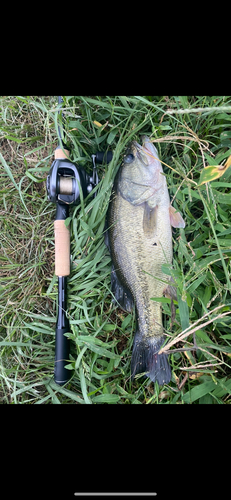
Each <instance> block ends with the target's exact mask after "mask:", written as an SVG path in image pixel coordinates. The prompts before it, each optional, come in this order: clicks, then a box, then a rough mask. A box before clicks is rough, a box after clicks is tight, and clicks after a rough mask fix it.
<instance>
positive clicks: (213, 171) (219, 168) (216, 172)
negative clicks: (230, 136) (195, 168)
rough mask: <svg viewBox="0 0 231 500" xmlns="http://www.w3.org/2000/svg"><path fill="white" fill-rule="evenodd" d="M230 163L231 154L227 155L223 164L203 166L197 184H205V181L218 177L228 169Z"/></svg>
mask: <svg viewBox="0 0 231 500" xmlns="http://www.w3.org/2000/svg"><path fill="white" fill-rule="evenodd" d="M230 165H231V156H229V158H228V160H227V162H226V163H225V164H224V165H209V166H208V167H205V168H204V169H203V170H202V172H201V175H200V180H199V186H201V185H202V184H205V183H206V182H211V181H214V180H215V179H219V177H222V175H223V174H224V173H225V172H226V170H228V168H229V167H230Z"/></svg>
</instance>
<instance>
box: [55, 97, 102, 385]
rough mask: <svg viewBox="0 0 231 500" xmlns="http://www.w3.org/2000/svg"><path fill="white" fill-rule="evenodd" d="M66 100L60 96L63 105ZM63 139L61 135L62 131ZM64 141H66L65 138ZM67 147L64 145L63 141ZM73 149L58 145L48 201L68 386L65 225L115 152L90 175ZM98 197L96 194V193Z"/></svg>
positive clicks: (59, 345)
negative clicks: (73, 159)
mask: <svg viewBox="0 0 231 500" xmlns="http://www.w3.org/2000/svg"><path fill="white" fill-rule="evenodd" d="M61 102H62V99H61V98H60V97H59V103H61ZM59 135H60V139H61V134H60V131H59ZM61 142H62V139H61ZM62 144H63V142H62ZM69 154H70V153H69V150H68V149H65V145H64V144H63V149H62V148H61V147H60V146H58V147H57V148H56V150H55V160H54V162H53V163H52V165H51V168H50V172H49V175H48V176H47V183H46V187H47V196H48V201H51V202H52V203H56V216H55V221H54V232H55V275H56V276H58V316H57V323H56V342H55V369H54V376H55V382H56V383H57V384H59V385H63V384H65V383H66V382H67V381H68V380H69V379H70V376H71V372H70V370H67V369H66V368H65V365H66V364H67V363H68V360H69V352H70V340H69V339H68V338H67V337H66V336H65V333H67V332H70V326H69V321H68V318H67V317H66V310H67V276H69V274H70V231H69V228H68V227H66V226H65V220H66V218H67V217H68V216H69V207H70V206H73V205H76V204H78V202H79V198H80V189H82V192H83V197H86V196H87V195H88V194H89V193H90V192H91V191H92V190H93V189H94V188H95V187H96V186H97V184H98V182H99V181H98V174H97V167H96V164H97V163H98V164H100V163H109V162H110V161H111V159H112V152H111V151H109V152H108V153H104V152H99V151H98V152H97V153H96V154H94V155H92V162H93V172H92V175H89V174H87V172H85V170H84V169H83V168H81V167H79V166H78V165H76V164H75V163H73V162H71V161H70V159H69ZM94 196H96V192H95V193H94Z"/></svg>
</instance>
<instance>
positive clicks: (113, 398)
mask: <svg viewBox="0 0 231 500" xmlns="http://www.w3.org/2000/svg"><path fill="white" fill-rule="evenodd" d="M119 400H120V397H119V396H117V395H116V394H99V395H98V396H94V397H93V398H92V403H109V404H110V403H111V404H115V403H117V402H118V401H119Z"/></svg>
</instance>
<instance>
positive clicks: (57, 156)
mask: <svg viewBox="0 0 231 500" xmlns="http://www.w3.org/2000/svg"><path fill="white" fill-rule="evenodd" d="M69 155H70V152H69V151H68V149H64V150H62V149H61V148H57V149H56V150H55V159H56V160H58V159H62V158H68V157H69Z"/></svg>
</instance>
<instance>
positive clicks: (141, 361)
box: [105, 136, 185, 385]
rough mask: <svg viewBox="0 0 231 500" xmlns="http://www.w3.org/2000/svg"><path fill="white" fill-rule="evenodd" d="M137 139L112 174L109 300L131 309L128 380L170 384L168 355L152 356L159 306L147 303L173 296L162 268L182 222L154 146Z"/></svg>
mask: <svg viewBox="0 0 231 500" xmlns="http://www.w3.org/2000/svg"><path fill="white" fill-rule="evenodd" d="M141 140H142V145H140V144H139V143H138V142H136V141H132V142H131V143H130V145H129V146H128V148H127V150H126V152H125V155H124V158H123V161H122V164H121V166H120V167H119V169H118V172H117V174H116V177H115V181H114V184H113V188H112V192H111V198H110V202H109V206H108V211H107V216H106V227H107V236H106V240H105V242H106V244H107V246H108V248H109V250H110V254H111V260H112V268H111V291H112V294H113V296H114V301H115V302H116V303H118V304H119V305H120V307H121V308H122V309H124V310H125V311H128V312H131V311H132V310H133V308H134V306H135V311H136V319H137V320H136V324H137V328H136V332H135V336H134V342H133V351H132V357H131V378H132V380H133V378H134V377H135V375H137V374H139V373H142V374H144V375H145V376H146V377H148V378H150V380H151V381H153V382H155V381H157V382H158V384H159V385H163V384H166V383H169V382H170V380H171V368H170V365H169V361H168V355H167V354H166V353H165V352H163V353H161V354H159V353H158V351H159V350H160V348H161V346H162V345H163V343H164V341H165V339H166V337H165V334H164V330H163V323H162V308H161V303H160V302H158V301H153V300H151V299H152V298H154V297H162V296H164V295H165V296H169V297H173V296H174V298H176V292H175V288H174V286H173V283H172V281H171V277H170V276H168V275H166V274H165V273H164V272H163V271H162V264H166V263H168V264H171V263H172V256H173V255H172V227H174V228H184V227H185V222H184V220H183V218H182V216H181V214H180V212H179V211H177V210H176V209H175V208H174V207H173V206H172V205H171V203H170V197H169V192H168V187H167V182H166V176H165V175H164V173H163V169H162V166H161V162H160V160H159V156H158V151H157V149H156V147H155V146H154V144H153V143H152V141H151V140H150V139H149V137H148V136H142V137H141ZM166 281H167V283H166ZM168 281H169V283H168Z"/></svg>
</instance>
